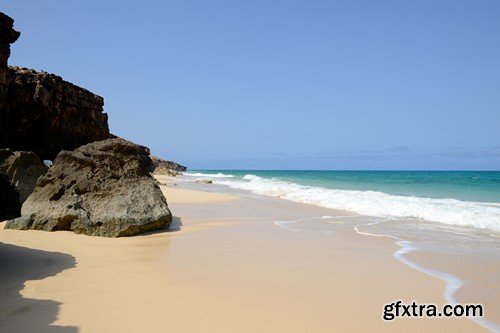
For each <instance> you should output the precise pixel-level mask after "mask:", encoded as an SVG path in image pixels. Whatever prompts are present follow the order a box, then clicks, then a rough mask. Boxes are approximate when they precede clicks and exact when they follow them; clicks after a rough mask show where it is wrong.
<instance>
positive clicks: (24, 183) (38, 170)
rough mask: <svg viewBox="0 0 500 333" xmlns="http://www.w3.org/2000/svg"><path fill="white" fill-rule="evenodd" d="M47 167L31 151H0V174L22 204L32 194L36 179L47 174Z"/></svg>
mask: <svg viewBox="0 0 500 333" xmlns="http://www.w3.org/2000/svg"><path fill="white" fill-rule="evenodd" d="M47 169H48V168H47V166H46V165H45V164H43V162H42V161H40V159H39V158H38V156H37V155H36V154H35V153H33V152H31V151H11V150H10V149H0V172H3V173H4V174H6V175H7V176H8V177H9V178H10V181H11V182H12V184H13V185H14V187H15V189H16V191H17V192H18V194H19V201H20V203H21V204H22V203H23V202H24V201H25V200H26V199H27V198H28V196H29V195H30V194H31V192H33V189H34V188H35V183H36V181H37V179H38V178H39V177H40V176H41V175H44V174H45V172H47Z"/></svg>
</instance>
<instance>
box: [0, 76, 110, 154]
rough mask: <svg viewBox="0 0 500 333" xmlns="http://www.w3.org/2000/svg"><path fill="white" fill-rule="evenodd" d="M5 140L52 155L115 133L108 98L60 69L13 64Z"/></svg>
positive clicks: (0, 120)
mask: <svg viewBox="0 0 500 333" xmlns="http://www.w3.org/2000/svg"><path fill="white" fill-rule="evenodd" d="M6 97H7V98H6V104H7V107H6V108H4V109H3V110H2V112H1V113H0V124H1V125H0V133H1V134H0V146H5V147H10V148H12V149H13V150H31V151H34V152H35V153H36V154H37V155H38V156H39V157H40V158H42V159H49V160H52V159H54V158H55V156H56V155H57V154H58V153H59V152H60V151H61V150H72V149H75V148H77V147H79V146H81V145H84V144H87V143H89V142H93V141H98V140H104V139H107V138H110V133H109V128H108V116H107V114H106V113H104V112H103V105H104V100H103V98H102V97H100V96H97V95H95V94H93V93H91V92H90V91H88V90H86V89H83V88H80V87H78V86H75V85H74V84H72V83H70V82H67V81H64V80H63V79H62V78H60V77H59V76H57V75H54V74H49V73H46V72H36V71H34V70H30V69H27V68H20V67H11V68H9V84H8V86H7V95H6Z"/></svg>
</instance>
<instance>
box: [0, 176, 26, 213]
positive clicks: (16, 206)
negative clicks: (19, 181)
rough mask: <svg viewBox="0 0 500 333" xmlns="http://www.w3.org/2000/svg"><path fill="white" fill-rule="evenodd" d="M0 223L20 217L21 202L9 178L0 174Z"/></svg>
mask: <svg viewBox="0 0 500 333" xmlns="http://www.w3.org/2000/svg"><path fill="white" fill-rule="evenodd" d="M0 198H1V200H0V222H1V221H4V220H8V219H12V218H15V217H18V216H21V202H19V193H17V191H16V188H15V187H14V184H12V182H11V181H10V178H9V176H7V175H6V174H4V173H3V172H0Z"/></svg>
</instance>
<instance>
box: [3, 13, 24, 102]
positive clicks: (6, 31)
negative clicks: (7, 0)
mask: <svg viewBox="0 0 500 333" xmlns="http://www.w3.org/2000/svg"><path fill="white" fill-rule="evenodd" d="M13 26H14V20H13V19H11V18H10V17H8V16H7V15H5V14H4V13H0V109H2V110H3V109H4V107H5V95H6V93H7V86H8V82H9V68H8V66H7V60H8V59H9V56H10V44H12V43H14V42H15V41H16V40H17V39H18V38H19V35H20V33H19V32H18V31H16V30H14V29H13Z"/></svg>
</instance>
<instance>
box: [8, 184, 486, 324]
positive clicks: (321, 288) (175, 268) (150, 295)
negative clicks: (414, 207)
mask: <svg viewBox="0 0 500 333" xmlns="http://www.w3.org/2000/svg"><path fill="white" fill-rule="evenodd" d="M162 190H163V191H164V193H165V194H166V197H167V199H168V202H169V206H170V208H171V210H172V212H173V214H174V216H175V218H174V223H173V224H174V225H173V226H172V227H171V228H170V230H165V231H161V232H155V233H151V234H147V235H143V236H136V237H130V238H117V239H110V238H103V237H89V236H85V235H76V234H73V233H71V232H66V231H61V232H54V233H49V232H42V231H15V230H1V231H0V247H1V251H0V256H1V257H0V261H1V266H2V268H3V270H2V274H1V280H0V281H1V283H0V286H1V293H0V295H1V296H0V297H1V300H0V304H1V309H0V310H1V311H0V330H1V331H4V332H14V331H16V332H28V331H37V332H137V331H146V332H164V331H166V330H168V331H171V332H200V331H204V332H332V331H368V330H385V331H402V330H404V331H412V332H421V331H424V330H430V331H441V332H471V331H481V330H482V328H481V327H480V326H479V325H477V324H476V323H474V322H472V321H471V320H468V319H464V318H453V319H432V318H399V319H397V320H394V321H390V322H387V321H384V320H382V312H383V305H384V304H386V303H390V302H392V301H395V300H399V299H401V300H403V301H404V302H407V303H410V302H411V301H413V300H415V301H417V302H420V303H435V304H438V305H442V304H444V303H445V299H444V297H443V296H442V290H443V284H444V283H443V282H442V281H439V280H438V279H435V278H432V277H430V276H427V275H425V274H423V273H420V272H418V271H415V270H413V269H411V268H409V267H407V266H405V265H404V264H402V263H401V262H399V261H397V260H396V259H394V257H393V253H394V252H395V251H396V250H397V245H396V244H395V243H394V241H392V240H390V239H387V238H382V237H366V236H361V235H358V234H356V233H355V232H354V231H353V229H352V225H351V224H350V222H349V221H347V220H346V221H343V220H342V219H339V222H338V225H337V226H336V228H335V230H336V232H335V234H333V235H330V236H328V237H325V235H323V234H320V233H319V234H318V233H301V232H293V231H291V230H288V229H286V228H282V227H279V226H277V225H276V224H275V223H274V221H276V220H280V221H283V220H289V219H293V218H297V217H300V216H314V215H316V216H317V215H322V214H323V215H326V214H329V215H332V214H333V213H335V212H334V211H332V210H328V209H322V208H318V207H314V206H309V205H302V204H295V203H290V202H287V201H284V200H280V199H273V198H264V197H255V198H240V197H237V196H233V195H229V194H222V193H216V192H206V191H198V190H192V189H183V188H177V186H173V184H172V185H169V186H165V185H163V186H162ZM338 214H341V212H338ZM0 225H1V228H2V229H3V225H4V223H2V224H0Z"/></svg>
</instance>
